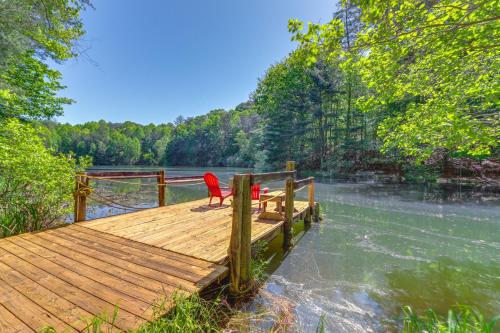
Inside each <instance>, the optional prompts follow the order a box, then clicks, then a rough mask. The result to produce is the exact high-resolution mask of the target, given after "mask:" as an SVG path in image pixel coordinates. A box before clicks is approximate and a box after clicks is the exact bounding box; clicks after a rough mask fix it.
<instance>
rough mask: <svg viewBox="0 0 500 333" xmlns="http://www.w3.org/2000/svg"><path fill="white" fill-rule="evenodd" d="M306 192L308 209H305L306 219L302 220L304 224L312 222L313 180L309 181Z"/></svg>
mask: <svg viewBox="0 0 500 333" xmlns="http://www.w3.org/2000/svg"><path fill="white" fill-rule="evenodd" d="M308 190H309V193H308V194H309V200H308V201H309V207H308V208H307V214H306V217H305V219H304V222H305V223H306V224H310V223H311V221H312V216H313V214H314V180H311V182H310V183H309V186H308Z"/></svg>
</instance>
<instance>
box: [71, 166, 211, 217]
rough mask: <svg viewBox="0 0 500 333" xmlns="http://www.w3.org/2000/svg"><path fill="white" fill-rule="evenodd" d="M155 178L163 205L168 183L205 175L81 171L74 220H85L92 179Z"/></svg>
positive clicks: (77, 176) (76, 190) (194, 179)
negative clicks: (174, 175) (175, 175)
mask: <svg viewBox="0 0 500 333" xmlns="http://www.w3.org/2000/svg"><path fill="white" fill-rule="evenodd" d="M144 178H154V179H156V184H151V186H155V187H157V188H158V206H159V207H162V206H165V204H166V197H165V192H166V187H167V184H182V183H189V182H194V181H202V180H203V176H202V175H201V176H177V177H166V176H165V170H158V171H89V172H81V173H78V174H77V175H76V186H75V192H74V197H75V201H74V202H75V209H74V221H75V222H80V221H85V219H86V216H87V215H86V214H87V197H88V196H89V195H90V194H91V192H92V191H91V187H90V180H94V181H99V180H101V181H111V182H112V181H117V182H118V183H123V181H122V180H127V179H144Z"/></svg>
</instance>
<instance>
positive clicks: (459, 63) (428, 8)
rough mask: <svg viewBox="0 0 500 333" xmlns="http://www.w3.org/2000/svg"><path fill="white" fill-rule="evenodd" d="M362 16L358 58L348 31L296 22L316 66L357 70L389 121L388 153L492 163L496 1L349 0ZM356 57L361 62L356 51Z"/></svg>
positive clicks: (369, 98)
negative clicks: (346, 42)
mask: <svg viewBox="0 0 500 333" xmlns="http://www.w3.org/2000/svg"><path fill="white" fill-rule="evenodd" d="M343 6H344V7H346V6H356V7H358V8H359V9H360V10H361V15H360V20H361V22H362V23H363V29H361V30H360V32H359V33H358V34H357V39H356V43H355V45H354V46H353V48H351V51H350V52H346V51H345V50H344V49H343V48H342V36H344V35H345V29H346V27H345V24H344V22H342V20H340V19H339V18H335V19H334V20H332V21H331V22H329V23H327V24H309V27H308V29H307V31H306V32H302V31H301V30H302V24H301V22H299V21H296V20H292V21H290V25H289V27H290V30H291V31H292V32H293V33H294V39H295V40H298V41H299V42H300V48H301V50H302V51H304V54H306V59H307V60H308V62H310V63H313V62H315V61H317V60H318V56H319V55H320V54H327V55H328V58H329V59H331V60H333V59H342V60H343V61H344V66H345V67H347V66H351V65H352V66H354V67H355V68H357V69H358V70H359V72H360V75H361V77H362V78H363V81H364V82H365V83H366V84H367V86H368V88H369V89H370V90H369V94H366V95H365V96H362V97H360V98H359V99H358V101H357V102H358V105H359V106H360V107H361V108H363V109H364V110H365V111H368V112H371V113H374V114H377V115H380V116H381V117H382V118H383V120H382V122H381V123H380V125H379V129H378V134H379V136H380V137H381V139H382V140H383V146H382V150H383V151H384V152H389V151H391V150H396V151H398V152H401V153H403V154H405V155H409V156H413V157H415V158H416V159H418V160H423V159H426V158H428V157H430V156H431V154H432V153H433V152H434V151H435V150H436V149H438V148H440V149H443V148H444V149H446V150H448V151H449V152H451V153H453V154H456V155H459V156H473V157H485V156H488V155H490V154H491V153H492V152H493V149H495V147H497V146H498V142H499V141H498V140H499V130H498V129H499V128H500V126H499V118H498V91H499V89H498V88H499V87H498V82H500V79H499V72H500V67H499V55H500V54H499V47H498V45H497V44H495V42H494V41H495V40H497V39H498V37H499V36H498V34H499V31H500V25H499V8H498V3H497V1H494V0H485V1H481V0H471V1H468V0H447V1H437V2H428V1H424V0H419V1H413V0H411V1H410V0H402V1H399V0H398V1H396V0H391V1H368V0H351V1H347V0H345V1H343ZM353 49H354V50H355V51H356V52H355V54H354V55H353V53H352V50H353Z"/></svg>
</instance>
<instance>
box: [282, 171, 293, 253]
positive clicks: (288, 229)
mask: <svg viewBox="0 0 500 333" xmlns="http://www.w3.org/2000/svg"><path fill="white" fill-rule="evenodd" d="M294 170H295V162H294V161H288V162H286V171H294ZM293 181H294V176H293V175H292V176H289V177H287V178H286V181H285V182H286V183H285V222H284V224H283V233H284V242H283V247H284V248H285V249H288V248H290V246H291V245H292V237H293V235H292V224H293V206H294V205H293V200H294V187H295V186H294V184H293Z"/></svg>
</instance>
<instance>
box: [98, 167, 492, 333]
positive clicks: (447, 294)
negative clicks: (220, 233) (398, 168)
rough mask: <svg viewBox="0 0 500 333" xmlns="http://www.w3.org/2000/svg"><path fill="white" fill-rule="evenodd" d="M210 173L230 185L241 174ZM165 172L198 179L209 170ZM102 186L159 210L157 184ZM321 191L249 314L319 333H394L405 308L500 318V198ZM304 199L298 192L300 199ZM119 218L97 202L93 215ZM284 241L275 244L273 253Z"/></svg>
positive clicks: (420, 190) (187, 190) (191, 191)
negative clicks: (267, 311)
mask: <svg viewBox="0 0 500 333" xmlns="http://www.w3.org/2000/svg"><path fill="white" fill-rule="evenodd" d="M121 169H123V168H121ZM210 170H212V171H214V172H215V173H216V174H217V175H218V176H219V177H220V179H221V180H222V181H224V182H227V181H228V180H229V178H230V177H231V176H232V174H234V173H235V172H239V171H241V170H238V169H230V168H220V169H217V168H215V169H214V168H212V169H210ZM166 172H167V176H180V175H197V174H202V173H203V172H205V169H195V168H167V169H166ZM134 181H135V180H134ZM142 183H143V185H144V184H147V183H148V181H147V180H143V181H142ZM151 184H154V183H151ZM96 185H97V186H96V187H97V188H96V191H98V193H100V194H101V195H104V196H106V195H112V194H113V193H114V195H115V197H113V201H116V202H119V203H122V204H125V205H128V206H131V207H138V206H141V207H151V206H154V205H156V192H155V188H154V187H153V186H147V185H144V186H138V185H130V184H121V183H111V182H102V183H99V184H96ZM271 186H272V187H274V186H276V185H275V184H271ZM315 189H316V200H317V201H319V202H320V203H321V208H322V212H323V217H324V219H323V221H322V223H319V224H315V223H313V225H312V226H311V228H310V229H309V230H307V232H302V231H301V229H302V227H301V226H300V225H298V226H297V230H296V234H297V237H296V238H297V244H296V246H295V247H294V248H293V250H292V251H291V252H290V253H289V254H288V255H286V256H284V255H283V253H278V254H275V255H274V256H273V257H271V258H270V265H269V267H270V268H269V269H270V272H271V276H270V278H269V279H268V281H267V283H266V284H265V286H264V288H263V290H262V291H261V293H260V294H259V296H258V297H257V298H256V299H255V300H254V301H253V302H252V303H251V304H249V305H248V311H260V310H259V309H261V308H262V307H264V308H265V307H268V308H273V307H275V304H281V305H280V306H283V307H285V308H286V309H288V310H289V312H290V313H292V314H293V316H292V317H291V318H290V319H289V320H290V322H291V325H292V326H291V331H298V332H311V331H312V332H314V331H315V330H316V327H317V325H318V322H319V321H320V318H321V317H323V322H324V323H325V324H326V327H327V329H328V331H329V332H380V331H382V332H385V331H393V330H394V327H395V324H394V321H395V319H396V318H397V317H398V315H399V314H400V312H401V311H400V310H401V306H402V305H411V306H412V307H414V308H415V309H417V310H422V309H425V308H428V307H432V308H434V309H435V310H436V311H438V312H440V313H446V311H447V310H448V308H449V307H450V306H453V305H456V304H468V305H473V306H476V307H477V308H478V309H480V310H481V311H482V312H483V313H484V314H485V315H487V316H489V317H491V316H492V315H494V314H499V313H500V196H499V195H498V194H497V195H495V194H491V193H481V192H473V191H472V190H470V189H464V188H454V189H444V188H442V187H439V186H432V187H429V186H407V185H386V184H373V183H336V182H330V181H326V180H324V181H318V182H317V183H316V187H315ZM306 195H307V193H306V192H304V191H302V192H299V193H298V198H304V199H305V198H306ZM203 197H206V188H205V187H204V185H203V184H199V185H191V186H169V187H168V191H167V202H168V203H174V202H182V201H187V200H193V199H197V198H203ZM119 212H123V210H119V209H116V208H115V209H109V208H104V207H103V206H101V205H99V204H98V203H94V204H93V205H92V206H91V209H90V213H89V218H92V217H99V216H105V215H110V214H115V213H119ZM278 242H279V240H276V241H275V242H274V243H273V244H270V246H271V247H274V249H273V250H275V249H278V248H279V244H278ZM275 243H276V244H275ZM271 252H273V251H269V253H271ZM273 304H274V305H273ZM258 325H260V327H261V328H265V327H266V325H270V324H269V323H268V322H265V321H264V322H260V323H258Z"/></svg>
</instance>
